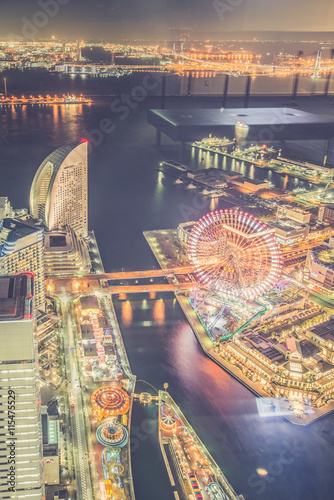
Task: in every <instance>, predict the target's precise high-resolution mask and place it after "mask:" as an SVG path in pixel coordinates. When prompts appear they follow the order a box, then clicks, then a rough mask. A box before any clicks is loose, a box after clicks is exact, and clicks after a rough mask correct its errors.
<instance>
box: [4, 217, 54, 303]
mask: <svg viewBox="0 0 334 500" xmlns="http://www.w3.org/2000/svg"><path fill="white" fill-rule="evenodd" d="M43 251H44V248H43V229H41V228H39V227H35V226H33V225H31V224H29V223H27V222H23V221H20V220H17V219H3V221H1V222H0V274H14V273H18V272H21V271H30V272H33V273H34V275H35V293H34V296H35V298H34V305H35V307H36V308H38V307H44V303H45V282H44V253H43Z"/></svg>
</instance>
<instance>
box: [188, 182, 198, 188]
mask: <svg viewBox="0 0 334 500" xmlns="http://www.w3.org/2000/svg"><path fill="white" fill-rule="evenodd" d="M196 188H197V186H195V184H193V183H192V182H191V183H190V184H188V186H186V189H196Z"/></svg>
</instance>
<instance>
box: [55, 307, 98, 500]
mask: <svg viewBox="0 0 334 500" xmlns="http://www.w3.org/2000/svg"><path fill="white" fill-rule="evenodd" d="M62 306H63V320H64V326H65V334H66V335H65V346H64V347H65V349H64V350H65V364H66V372H67V374H68V390H69V399H70V404H71V410H70V414H71V416H70V419H71V427H72V443H69V444H70V446H72V451H73V459H74V468H75V475H76V485H77V499H78V500H81V499H82V500H93V498H94V497H93V488H92V483H91V475H90V472H89V471H90V464H89V459H88V446H87V436H86V426H85V417H84V408H83V402H82V390H81V387H80V377H79V373H78V364H77V352H76V348H75V343H74V335H73V328H72V318H71V312H70V306H69V302H68V300H67V299H65V300H64V298H63V300H62Z"/></svg>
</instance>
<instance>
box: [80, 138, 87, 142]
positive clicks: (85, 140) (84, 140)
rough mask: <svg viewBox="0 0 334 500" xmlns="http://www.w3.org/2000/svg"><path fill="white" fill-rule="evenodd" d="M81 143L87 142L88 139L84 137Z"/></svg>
mask: <svg viewBox="0 0 334 500" xmlns="http://www.w3.org/2000/svg"><path fill="white" fill-rule="evenodd" d="M81 142H89V141H88V139H86V137H84V138H83V139H81Z"/></svg>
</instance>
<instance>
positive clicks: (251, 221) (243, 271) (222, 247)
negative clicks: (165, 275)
mask: <svg viewBox="0 0 334 500" xmlns="http://www.w3.org/2000/svg"><path fill="white" fill-rule="evenodd" d="M188 255H189V259H190V262H191V264H192V266H193V268H194V270H195V275H196V277H197V280H198V283H199V284H200V286H201V287H203V288H205V289H207V290H210V291H212V292H215V293H219V294H224V295H225V296H227V297H235V298H241V299H244V300H252V299H255V298H256V297H259V296H260V295H263V294H265V293H267V292H268V291H269V290H270V289H272V288H273V287H274V286H275V285H276V283H277V282H278V280H279V278H280V275H281V272H282V266H281V258H280V249H279V247H278V245H277V243H276V240H275V236H274V234H273V233H272V231H270V229H269V228H268V226H266V224H263V223H262V222H261V221H259V220H258V219H257V218H256V217H253V216H252V215H249V214H247V213H244V212H241V211H238V210H219V211H218V210H217V211H215V212H211V213H209V214H207V215H205V216H204V217H202V218H201V219H200V220H199V221H198V222H197V223H196V224H195V225H194V227H193V229H192V231H191V233H190V236H189V240H188Z"/></svg>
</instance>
